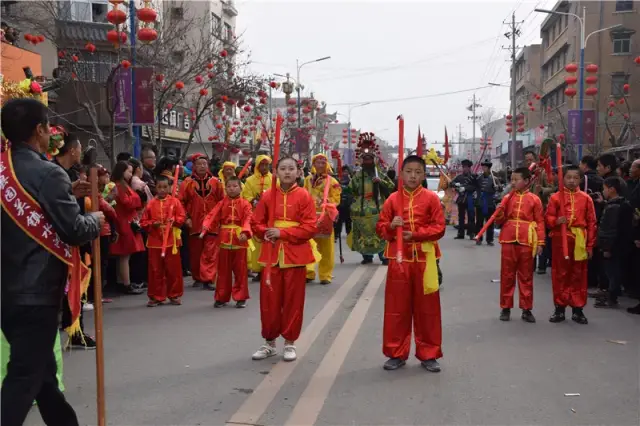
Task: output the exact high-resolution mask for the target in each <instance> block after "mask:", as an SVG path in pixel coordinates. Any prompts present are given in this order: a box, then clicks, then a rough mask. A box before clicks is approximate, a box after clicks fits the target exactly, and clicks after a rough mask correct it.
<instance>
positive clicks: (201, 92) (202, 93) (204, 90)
mask: <svg viewBox="0 0 640 426" xmlns="http://www.w3.org/2000/svg"><path fill="white" fill-rule="evenodd" d="M208 94H209V91H208V90H207V89H204V88H203V89H200V96H207V95H208Z"/></svg>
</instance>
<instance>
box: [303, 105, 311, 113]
mask: <svg viewBox="0 0 640 426" xmlns="http://www.w3.org/2000/svg"><path fill="white" fill-rule="evenodd" d="M302 112H303V113H305V114H309V113H310V112H311V109H310V108H308V107H305V108H304V109H303V110H302Z"/></svg>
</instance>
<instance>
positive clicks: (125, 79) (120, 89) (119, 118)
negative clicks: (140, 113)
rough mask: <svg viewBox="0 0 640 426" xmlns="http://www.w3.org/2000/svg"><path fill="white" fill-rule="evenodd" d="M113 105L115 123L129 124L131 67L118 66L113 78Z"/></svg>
mask: <svg viewBox="0 0 640 426" xmlns="http://www.w3.org/2000/svg"><path fill="white" fill-rule="evenodd" d="M112 99H113V107H114V109H115V111H114V116H113V118H114V121H115V123H116V124H129V122H130V120H129V111H130V108H131V69H125V68H122V67H120V68H118V70H117V71H116V73H115V78H114V79H113V93H112Z"/></svg>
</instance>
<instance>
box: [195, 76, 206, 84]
mask: <svg viewBox="0 0 640 426" xmlns="http://www.w3.org/2000/svg"><path fill="white" fill-rule="evenodd" d="M203 81H204V79H203V78H202V76H201V75H196V83H198V84H202V82H203Z"/></svg>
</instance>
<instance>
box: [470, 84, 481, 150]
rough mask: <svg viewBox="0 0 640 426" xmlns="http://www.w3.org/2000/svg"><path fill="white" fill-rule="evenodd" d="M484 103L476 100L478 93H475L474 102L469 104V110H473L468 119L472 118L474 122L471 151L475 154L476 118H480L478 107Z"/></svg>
mask: <svg viewBox="0 0 640 426" xmlns="http://www.w3.org/2000/svg"><path fill="white" fill-rule="evenodd" d="M481 106H482V105H480V104H479V103H477V102H476V94H475V93H474V94H473V101H472V104H471V105H469V106H468V107H467V110H468V111H471V117H467V119H469V120H471V121H472V122H473V129H472V131H471V135H472V136H471V146H472V148H471V151H472V154H474V155H475V153H476V120H478V118H479V117H478V116H477V115H476V108H479V107H481Z"/></svg>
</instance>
